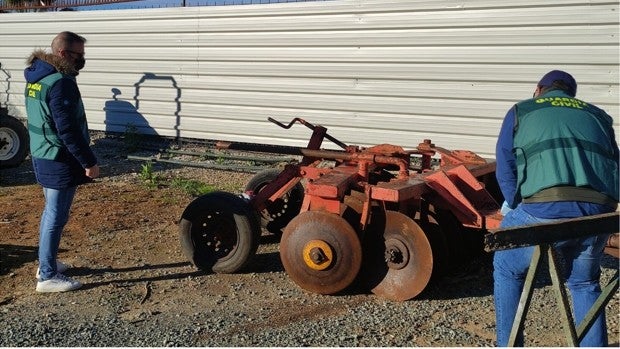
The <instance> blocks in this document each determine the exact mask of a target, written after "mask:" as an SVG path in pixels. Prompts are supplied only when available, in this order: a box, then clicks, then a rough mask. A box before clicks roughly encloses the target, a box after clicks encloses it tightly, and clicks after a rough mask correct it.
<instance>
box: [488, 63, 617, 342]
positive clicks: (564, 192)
mask: <svg viewBox="0 0 620 349" xmlns="http://www.w3.org/2000/svg"><path fill="white" fill-rule="evenodd" d="M576 93H577V83H576V82H575V79H574V78H573V77H572V76H571V75H570V74H568V73H566V72H564V71H559V70H553V71H551V72H549V73H547V74H545V75H544V76H543V77H542V79H541V80H540V81H539V82H538V84H537V86H536V90H535V92H534V98H531V99H527V100H524V101H521V102H519V103H517V104H516V105H515V106H513V107H512V108H511V109H510V110H509V111H508V113H507V115H506V117H505V119H504V123H503V124H502V128H501V131H500V134H499V138H498V141H497V147H496V161H497V168H496V176H497V180H498V183H499V185H500V188H501V190H502V193H503V195H504V199H505V200H506V202H505V205H504V208H503V209H502V211H503V212H504V209H506V210H508V212H505V214H504V219H503V221H502V223H501V227H502V228H507V227H513V226H521V225H529V224H536V223H539V222H549V221H553V220H556V219H562V218H575V217H582V216H588V215H595V214H601V213H607V212H613V211H614V210H615V209H616V207H617V203H618V191H619V188H618V186H619V182H620V179H619V174H618V173H619V166H618V161H619V159H618V157H619V155H618V145H617V143H616V139H615V135H614V129H613V121H612V118H611V117H610V116H609V115H607V113H605V112H604V111H603V110H601V109H599V108H597V107H596V106H594V105H592V104H589V103H586V102H584V101H582V100H579V99H577V98H575V95H576ZM607 238H608V236H606V235H599V236H596V235H595V236H591V237H587V238H581V239H574V240H567V241H561V242H558V243H556V244H554V246H553V247H554V249H555V250H556V251H557V252H559V253H560V254H561V255H562V256H563V257H564V260H565V262H566V263H565V266H566V268H565V269H566V270H565V271H566V275H567V285H568V288H569V290H570V292H571V295H572V300H573V310H574V313H575V316H574V318H575V321H576V322H577V323H579V322H581V320H583V318H584V317H585V315H586V314H587V312H588V310H590V308H591V307H592V305H593V304H594V302H595V301H596V300H597V298H598V296H599V295H600V293H601V288H600V285H599V278H600V273H601V270H600V266H601V258H602V256H603V247H604V245H605V242H606V241H607ZM533 249H534V247H531V246H530V247H524V248H515V249H510V250H504V251H496V252H495V255H494V259H493V267H494V271H493V277H494V295H495V297H494V298H495V313H496V322H497V325H496V327H497V344H498V345H499V346H506V345H507V344H508V339H509V335H510V330H511V327H512V323H513V321H514V318H515V314H516V312H517V307H518V304H519V297H520V294H521V291H522V290H523V285H524V282H525V275H526V273H527V270H528V267H529V264H530V261H531V259H532V253H533ZM515 344H516V345H518V346H521V345H523V334H522V333H519V334H518V335H517V341H516V343H515ZM580 345H581V346H589V347H604V346H607V328H606V326H605V315H604V313H603V314H601V315H600V316H599V317H598V318H597V320H596V322H595V323H594V324H593V325H592V327H591V328H590V330H589V331H588V332H587V334H586V336H585V337H584V339H583V340H582V341H581V343H580Z"/></svg>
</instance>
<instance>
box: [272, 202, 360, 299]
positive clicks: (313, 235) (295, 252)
mask: <svg viewBox="0 0 620 349" xmlns="http://www.w3.org/2000/svg"><path fill="white" fill-rule="evenodd" d="M280 258H281V259H282V264H283V265H284V269H285V270H286V272H287V274H288V275H289V277H290V278H291V279H292V280H293V281H294V282H295V283H296V284H297V285H299V286H300V287H301V288H303V289H304V290H307V291H310V292H314V293H320V294H334V293H338V292H340V291H342V290H344V289H345V288H347V287H348V286H349V285H350V284H351V283H352V282H353V281H354V280H355V278H356V276H357V274H358V272H359V270H360V267H361V264H362V246H361V243H360V240H359V238H358V236H357V234H356V233H355V230H354V229H353V227H351V225H350V224H349V223H347V221H346V220H345V219H344V218H342V217H340V216H338V215H335V214H332V213H327V212H321V211H307V212H303V213H301V214H299V215H298V216H297V217H295V218H293V220H292V221H291V222H290V223H289V224H288V225H287V226H286V228H285V229H284V234H283V235H282V240H281V242H280Z"/></svg>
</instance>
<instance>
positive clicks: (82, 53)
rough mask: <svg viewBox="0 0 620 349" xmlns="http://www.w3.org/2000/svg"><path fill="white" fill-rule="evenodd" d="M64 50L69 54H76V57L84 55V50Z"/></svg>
mask: <svg viewBox="0 0 620 349" xmlns="http://www.w3.org/2000/svg"><path fill="white" fill-rule="evenodd" d="M65 52H69V53H71V54H75V55H78V57H84V52H75V51H71V50H65Z"/></svg>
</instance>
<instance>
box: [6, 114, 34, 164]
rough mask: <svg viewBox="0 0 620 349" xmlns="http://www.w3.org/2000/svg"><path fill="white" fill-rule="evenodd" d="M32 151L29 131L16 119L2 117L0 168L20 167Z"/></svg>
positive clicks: (7, 116)
mask: <svg viewBox="0 0 620 349" xmlns="http://www.w3.org/2000/svg"><path fill="white" fill-rule="evenodd" d="M29 149H30V137H29V135H28V129H26V126H24V124H23V123H22V122H21V121H19V120H17V119H16V118H14V117H12V116H10V115H6V114H1V115H0V168H9V167H17V166H19V165H20V164H21V163H22V162H23V161H24V159H26V156H28V150H29Z"/></svg>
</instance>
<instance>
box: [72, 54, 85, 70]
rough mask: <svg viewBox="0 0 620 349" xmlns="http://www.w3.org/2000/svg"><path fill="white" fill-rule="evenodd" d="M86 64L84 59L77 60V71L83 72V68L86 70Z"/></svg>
mask: <svg viewBox="0 0 620 349" xmlns="http://www.w3.org/2000/svg"><path fill="white" fill-rule="evenodd" d="M85 64H86V60H85V59H84V57H81V58H78V59H76V60H75V69H76V70H78V71H80V70H82V68H84V65H85Z"/></svg>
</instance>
